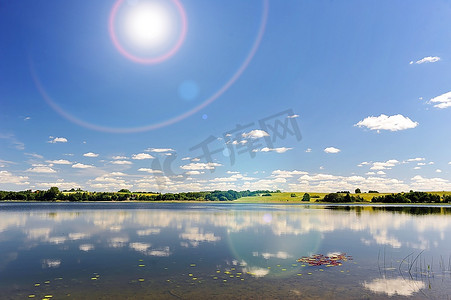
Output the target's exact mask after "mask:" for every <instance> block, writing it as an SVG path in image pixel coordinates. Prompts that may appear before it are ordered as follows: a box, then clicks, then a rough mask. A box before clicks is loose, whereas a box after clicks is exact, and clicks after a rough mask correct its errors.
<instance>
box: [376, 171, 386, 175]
mask: <svg viewBox="0 0 451 300" xmlns="http://www.w3.org/2000/svg"><path fill="white" fill-rule="evenodd" d="M377 175H385V172H384V171H377Z"/></svg>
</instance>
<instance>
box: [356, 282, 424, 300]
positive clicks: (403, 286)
mask: <svg viewBox="0 0 451 300" xmlns="http://www.w3.org/2000/svg"><path fill="white" fill-rule="evenodd" d="M363 286H364V287H365V288H367V289H369V290H370V291H372V292H374V293H377V294H386V295H388V296H389V297H391V296H396V295H399V296H411V295H413V294H414V293H417V292H419V291H420V290H421V289H424V288H426V284H425V283H424V282H423V281H420V280H411V279H406V278H402V277H398V278H393V279H388V278H385V277H383V278H377V279H374V280H372V281H370V282H366V281H365V282H364V283H363Z"/></svg>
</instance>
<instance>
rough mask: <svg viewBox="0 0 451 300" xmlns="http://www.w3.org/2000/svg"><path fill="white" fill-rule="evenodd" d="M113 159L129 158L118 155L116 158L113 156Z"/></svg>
mask: <svg viewBox="0 0 451 300" xmlns="http://www.w3.org/2000/svg"><path fill="white" fill-rule="evenodd" d="M113 159H127V156H120V155H116V156H113Z"/></svg>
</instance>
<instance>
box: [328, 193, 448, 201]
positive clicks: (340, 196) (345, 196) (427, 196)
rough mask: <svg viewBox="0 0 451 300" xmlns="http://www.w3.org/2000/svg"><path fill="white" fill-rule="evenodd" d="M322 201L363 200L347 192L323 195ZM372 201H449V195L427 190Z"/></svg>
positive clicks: (378, 197) (389, 195) (376, 198)
mask: <svg viewBox="0 0 451 300" xmlns="http://www.w3.org/2000/svg"><path fill="white" fill-rule="evenodd" d="M321 201H322V202H331V203H351V202H365V200H364V199H363V198H362V197H360V196H353V195H350V193H349V192H344V193H343V192H339V193H331V194H327V195H326V196H324V198H323V199H322V200H321ZM371 202H372V203H451V195H445V194H444V195H442V196H440V195H437V194H432V193H427V192H414V191H410V192H408V193H397V194H388V195H382V196H375V197H373V198H372V199H371Z"/></svg>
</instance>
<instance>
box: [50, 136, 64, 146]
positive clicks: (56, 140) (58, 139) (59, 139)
mask: <svg viewBox="0 0 451 300" xmlns="http://www.w3.org/2000/svg"><path fill="white" fill-rule="evenodd" d="M49 139H50V141H48V142H47V143H50V144H56V143H67V139H66V138H64V137H56V138H54V137H52V136H50V137H49Z"/></svg>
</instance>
